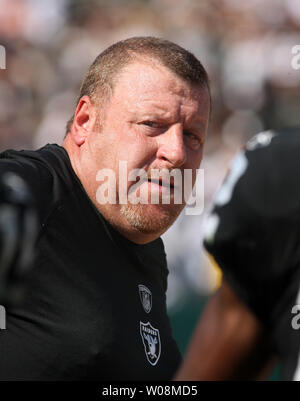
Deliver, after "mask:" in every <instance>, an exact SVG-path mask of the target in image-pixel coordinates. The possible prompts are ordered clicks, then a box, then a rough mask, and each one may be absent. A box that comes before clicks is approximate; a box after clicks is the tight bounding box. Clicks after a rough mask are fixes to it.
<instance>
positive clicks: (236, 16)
mask: <svg viewBox="0 0 300 401" xmlns="http://www.w3.org/2000/svg"><path fill="white" fill-rule="evenodd" d="M137 35H153V36H159V37H163V38H166V39H169V40H171V41H174V42H176V43H178V44H180V45H182V46H183V47H185V48H187V49H188V50H190V51H192V52H193V53H194V54H195V55H196V56H197V57H198V58H199V59H200V60H201V61H202V63H203V64H204V66H205V68H206V69H207V71H208V73H209V75H210V79H211V87H212V98H213V101H212V103H213V112H212V117H211V125H210V129H209V136H208V141H207V145H206V150H205V157H204V161H203V164H202V167H203V168H204V173H205V210H204V213H202V214H201V215H199V216H188V215H186V214H185V213H182V215H181V216H180V218H179V219H178V221H177V222H176V224H174V226H173V227H172V228H171V229H170V230H169V231H168V232H167V233H166V234H165V235H164V236H163V239H164V242H165V247H166V252H167V257H168V263H169V270H170V276H169V289H168V294H167V300H168V308H169V313H170V316H171V320H172V325H173V329H174V335H175V337H176V339H177V341H178V343H179V345H180V348H181V350H182V352H184V351H185V348H186V344H187V342H188V340H189V338H190V335H191V332H192V330H193V328H194V325H195V322H196V319H197V317H198V315H199V313H200V312H201V310H202V308H203V305H204V304H205V301H206V299H207V297H208V296H209V295H210V294H211V293H212V292H213V291H215V290H216V288H217V287H218V284H219V282H220V273H219V272H218V270H217V268H215V267H214V266H213V265H212V263H211V262H210V260H209V258H208V257H207V255H206V254H205V253H204V251H203V250H202V236H203V227H204V225H205V218H206V215H207V211H208V210H209V207H210V204H211V201H212V198H213V194H214V192H215V190H216V189H217V188H218V186H219V185H220V183H221V182H222V180H223V178H224V176H225V174H226V171H227V169H228V166H229V164H230V161H231V159H232V157H233V155H234V154H235V152H236V151H237V150H238V149H239V148H240V147H242V146H243V145H244V143H245V141H247V140H248V139H249V138H250V137H251V136H252V135H253V134H255V133H257V132H259V131H261V130H266V129H270V128H279V127H283V126H292V125H296V124H300V92H299V89H300V69H298V68H299V67H300V60H299V65H297V62H296V60H294V64H293V62H292V59H293V57H295V55H293V54H292V49H293V47H294V46H296V45H300V1H299V0H243V1H241V0H181V1H176V0H132V1H130V0H110V1H104V0H0V45H1V46H3V48H1V49H2V52H0V55H1V57H2V59H1V60H0V68H1V69H0V151H2V150H4V149H7V148H15V149H22V148H38V147H41V146H43V145H45V144H46V143H58V144H60V143H61V142H62V139H63V137H64V133H65V125H66V122H67V120H68V119H69V117H70V116H71V115H72V113H73V111H74V107H75V100H76V97H77V94H78V89H79V85H80V83H81V81H82V79H83V77H84V75H85V73H86V71H87V68H88V66H89V65H90V64H91V63H92V61H93V60H94V59H95V57H96V56H97V55H98V54H99V53H100V52H101V51H102V50H104V49H105V48H106V47H107V46H109V45H110V44H112V43H114V42H116V41H118V40H121V39H125V38H128V37H131V36H137ZM3 49H5V51H6V54H5V56H6V60H5V61H6V68H5V69H4V60H3V57H4V53H3ZM299 50H300V49H299ZM293 67H294V68H293Z"/></svg>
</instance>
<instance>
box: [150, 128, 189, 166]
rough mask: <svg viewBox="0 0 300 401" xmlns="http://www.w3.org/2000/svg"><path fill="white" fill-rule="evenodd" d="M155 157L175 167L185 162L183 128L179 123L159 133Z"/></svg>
mask: <svg viewBox="0 0 300 401" xmlns="http://www.w3.org/2000/svg"><path fill="white" fill-rule="evenodd" d="M157 140H158V151H157V158H158V159H160V160H165V161H167V162H168V163H170V164H171V166H170V167H172V168H177V167H180V166H182V165H183V164H184V163H185V162H186V158H187V155H186V149H185V144H184V137H183V129H182V127H181V125H180V124H176V125H173V126H172V127H170V128H169V129H168V130H167V131H165V132H164V133H163V134H161V135H159V137H158V138H157Z"/></svg>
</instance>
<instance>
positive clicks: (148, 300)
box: [139, 284, 152, 313]
mask: <svg viewBox="0 0 300 401" xmlns="http://www.w3.org/2000/svg"><path fill="white" fill-rule="evenodd" d="M139 293H140V299H141V302H142V305H143V308H144V311H145V312H146V313H149V312H150V311H151V308H152V294H151V291H150V290H149V288H147V287H146V286H145V285H142V284H140V285H139Z"/></svg>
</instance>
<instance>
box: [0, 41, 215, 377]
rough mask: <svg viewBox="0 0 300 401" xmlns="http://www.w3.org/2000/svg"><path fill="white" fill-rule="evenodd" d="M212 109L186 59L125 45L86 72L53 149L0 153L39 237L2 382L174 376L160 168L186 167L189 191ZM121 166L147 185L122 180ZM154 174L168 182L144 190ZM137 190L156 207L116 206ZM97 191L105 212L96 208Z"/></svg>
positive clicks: (6, 345) (169, 210) (172, 210)
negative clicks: (22, 186) (35, 215)
mask: <svg viewBox="0 0 300 401" xmlns="http://www.w3.org/2000/svg"><path fill="white" fill-rule="evenodd" d="M209 109H210V96H209V87H208V78H207V74H206V72H205V70H204V68H203V67H202V65H201V63H200V62H199V61H198V60H197V59H196V58H195V57H194V56H193V55H192V54H191V53H189V52H187V51H186V50H184V49H182V48H181V47H179V46H177V45H175V44H173V43H171V42H168V41H165V40H161V39H156V38H151V37H149V38H148V37H146V38H143V37H142V38H132V39H128V40H125V41H122V42H118V43H116V44H114V45H113V46H111V47H109V48H108V49H107V50H105V51H104V52H103V53H102V54H100V55H99V56H98V57H97V58H96V60H95V62H94V63H93V64H92V66H91V68H90V70H89V72H88V74H87V76H86V78H85V80H84V82H83V84H82V87H81V91H80V96H79V100H78V103H77V107H76V110H75V113H74V116H73V117H72V119H71V120H70V121H69V123H68V126H67V134H66V137H65V139H64V142H63V144H62V147H60V146H58V145H47V146H46V147H44V148H42V149H40V150H38V151H35V152H28V151H26V152H24V151H23V152H14V151H7V152H5V153H4V154H2V159H3V160H2V161H1V171H6V170H10V171H14V172H15V173H18V174H19V175H20V176H21V177H22V178H23V179H24V180H25V181H26V182H27V184H28V185H29V187H30V188H31V190H32V193H33V195H34V198H35V200H36V204H37V208H38V212H39V217H40V220H41V231H40V234H39V237H38V241H37V245H36V248H37V258H36V262H35V265H34V268H33V270H32V272H31V274H30V277H29V278H28V288H27V295H26V297H25V300H24V303H23V305H22V306H19V307H18V308H17V307H15V308H14V309H9V310H8V311H7V315H8V317H7V329H6V330H3V331H2V332H0V347H1V358H0V378H1V379H32V380H42V379H44V380H73V379H78V380H85V379H88V380H121V379H122V380H151V379H152V380H155V379H170V378H171V377H172V376H173V374H174V372H175V371H176V369H177V367H178V364H179V362H180V355H179V352H178V349H177V346H176V344H175V342H174V340H173V338H172V333H171V329H170V324H169V321H168V317H167V312H166V302H165V292H166V287H167V274H168V271H167V267H166V259H165V253H164V248H163V244H162V241H161V239H160V235H161V234H162V233H163V232H165V231H166V230H167V229H168V227H169V226H170V225H171V224H172V223H173V222H174V221H175V219H176V217H177V216H178V214H179V213H180V212H181V210H182V209H183V207H184V201H183V202H181V204H176V202H174V194H175V190H176V188H175V184H174V182H173V181H172V182H171V189H170V202H169V203H168V204H164V203H163V202H162V201H161V200H162V194H163V193H164V192H165V188H166V181H165V177H166V176H165V172H166V171H167V172H172V171H173V170H176V169H177V170H179V171H180V172H183V171H184V170H185V169H191V170H192V171H193V182H195V178H196V174H195V172H196V170H197V169H198V168H199V166H200V162H201V159H202V151H203V144H204V141H205V135H206V130H207V124H208V118H209ZM120 166H121V167H122V168H121V170H120ZM124 166H126V168H127V170H128V172H129V173H130V172H132V171H133V172H134V171H135V170H138V171H141V170H143V171H144V172H145V174H146V178H145V176H144V178H143V179H141V180H140V181H138V178H136V180H133V181H131V180H130V179H127V177H126V179H125V180H124V178H123V170H122V169H123V168H124ZM154 170H158V171H164V173H162V175H161V176H158V177H157V179H156V180H154V181H153V182H152V181H151V180H150V179H149V178H150V175H151V173H152V172H153V171H154ZM104 173H105V174H108V176H107V177H111V175H112V176H114V177H113V178H115V181H114V180H113V181H110V182H109V183H108V180H105V179H104V178H105V177H104V176H105V174H104ZM107 177H106V178H107ZM137 181H138V182H137ZM137 183H138V184H139V185H138V188H137V190H136V195H137V197H138V196H140V197H141V198H142V200H143V201H145V200H146V201H148V200H149V198H150V200H151V199H152V198H151V196H152V195H158V197H159V202H158V203H151V202H143V203H142V202H140V203H137V204H136V203H135V202H133V201H132V202H131V199H133V198H130V197H129V196H128V199H129V201H128V202H124V199H123V198H124V192H125V195H128V194H130V195H132V194H134V191H133V187H134V185H136V184H137ZM105 185H107V191H103V186H105ZM121 187H123V192H122V191H121V190H120V188H121ZM124 187H125V191H124ZM106 192H109V197H110V198H109V200H112V201H109V202H102V200H103V197H105V196H106ZM112 192H115V193H112ZM101 194H102V195H101ZM150 195H151V196H150ZM112 198H114V199H112ZM121 198H122V199H121ZM121 200H122V202H121Z"/></svg>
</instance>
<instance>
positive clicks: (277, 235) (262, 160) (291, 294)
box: [205, 128, 300, 380]
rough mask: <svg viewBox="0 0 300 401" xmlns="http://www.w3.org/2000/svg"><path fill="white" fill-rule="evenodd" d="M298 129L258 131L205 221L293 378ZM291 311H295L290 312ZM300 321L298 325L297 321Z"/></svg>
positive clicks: (299, 230) (299, 226)
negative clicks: (259, 132)
mask: <svg viewBox="0 0 300 401" xmlns="http://www.w3.org/2000/svg"><path fill="white" fill-rule="evenodd" d="M299 155H300V129H299V128H295V129H288V130H283V131H282V132H272V131H269V132H265V133H261V134H259V135H258V136H256V137H255V138H254V139H253V140H252V141H251V142H250V143H249V144H248V146H247V149H246V151H245V152H242V153H240V154H239V155H238V156H237V157H236V159H235V160H234V162H233V166H232V168H231V171H230V172H229V174H228V176H227V178H226V180H225V182H224V184H223V186H222V187H221V189H220V191H219V192H218V194H217V196H216V200H215V205H214V208H213V210H212V213H211V216H210V218H209V220H208V226H207V234H206V239H205V246H206V248H207V249H208V251H209V252H210V253H211V254H212V255H213V256H214V258H215V260H216V261H217V263H218V264H219V266H220V267H221V269H222V270H223V273H224V276H225V278H226V280H227V281H228V282H229V283H230V284H231V286H232V288H233V289H234V291H235V292H236V293H237V295H238V296H239V297H240V298H241V299H242V300H243V301H244V302H245V303H246V304H247V305H248V306H249V307H250V309H251V310H252V311H253V313H255V314H256V316H257V317H258V318H259V319H260V320H261V321H262V322H263V324H264V326H265V328H266V329H267V332H268V333H269V335H270V338H271V345H272V347H273V349H274V351H275V352H276V353H277V354H278V355H279V357H280V360H281V363H282V378H283V379H291V380H292V379H293V378H294V377H295V371H296V369H297V368H298V369H300V366H299V364H298V356H299V347H300V331H299V327H298V328H297V326H298V325H296V326H294V327H293V320H294V323H297V320H298V322H300V315H299V313H300V306H299V307H295V305H296V304H297V302H299V301H297V294H298V293H299V286H300V156H299ZM293 307H295V308H294V310H293V311H292V309H293ZM297 313H298V317H297ZM299 326H300V325H299Z"/></svg>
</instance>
